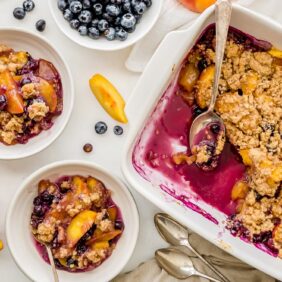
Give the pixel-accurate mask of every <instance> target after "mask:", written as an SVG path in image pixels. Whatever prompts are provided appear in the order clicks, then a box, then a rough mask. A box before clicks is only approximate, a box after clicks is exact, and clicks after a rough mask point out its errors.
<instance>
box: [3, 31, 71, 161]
mask: <svg viewBox="0 0 282 282" xmlns="http://www.w3.org/2000/svg"><path fill="white" fill-rule="evenodd" d="M0 37H1V43H2V44H6V45H8V46H10V47H12V48H13V49H15V50H23V51H28V52H29V53H30V54H31V56H32V57H33V58H35V59H39V58H43V59H46V60H48V61H50V62H52V63H53V64H54V66H55V67H56V68H57V70H58V72H59V74H60V75H61V79H62V85H63V99H64V100H63V103H64V108H63V112H62V114H61V115H60V116H58V117H56V118H54V125H53V126H52V127H51V128H50V129H49V130H46V131H45V130H44V131H42V132H41V133H40V134H39V135H37V136H36V137H34V138H31V139H30V140H29V141H28V143H27V144H17V145H13V146H6V145H3V144H2V143H0V159H2V160H4V159H5V160H8V159H20V158H24V157H28V156H31V155H34V154H36V153H38V152H40V151H42V150H43V149H45V148H46V147H48V146H49V145H50V144H51V143H52V142H54V141H55V139H56V138H57V137H58V136H59V135H60V134H61V133H62V131H63V129H64V128H65V126H66V125H67V122H68V120H69V118H70V115H71V112H72V108H73V103H74V86H73V79H72V76H71V73H70V70H69V68H68V66H67V64H66V62H65V61H64V59H63V58H62V56H61V55H60V54H59V53H58V51H57V50H56V48H55V47H53V46H52V45H51V44H50V43H49V42H48V41H47V40H46V39H45V38H43V37H41V36H39V35H37V34H35V33H33V32H30V31H26V30H23V29H19V28H0Z"/></svg>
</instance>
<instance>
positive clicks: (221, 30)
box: [209, 0, 232, 111]
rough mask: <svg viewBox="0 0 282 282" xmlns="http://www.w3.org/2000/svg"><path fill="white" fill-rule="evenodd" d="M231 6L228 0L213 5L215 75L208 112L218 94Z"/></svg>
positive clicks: (219, 0)
mask: <svg viewBox="0 0 282 282" xmlns="http://www.w3.org/2000/svg"><path fill="white" fill-rule="evenodd" d="M231 12H232V4H231V2H230V0H218V1H217V2H216V4H215V23H216V50H215V75H214V83H213V91H212V96H211V102H210V106H209V111H213V109H214V106H215V102H216V97H217V94H218V85H219V78H220V74H221V66H222V61H223V56H224V50H225V45H226V38H227V33H228V28H229V24H230V19H231Z"/></svg>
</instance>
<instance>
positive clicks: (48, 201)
mask: <svg viewBox="0 0 282 282" xmlns="http://www.w3.org/2000/svg"><path fill="white" fill-rule="evenodd" d="M40 198H41V201H42V202H44V203H46V204H47V205H51V204H52V202H53V200H54V195H51V194H49V193H48V192H47V191H44V192H43V193H42V194H41V195H40Z"/></svg>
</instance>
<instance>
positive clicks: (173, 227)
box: [154, 213, 229, 282]
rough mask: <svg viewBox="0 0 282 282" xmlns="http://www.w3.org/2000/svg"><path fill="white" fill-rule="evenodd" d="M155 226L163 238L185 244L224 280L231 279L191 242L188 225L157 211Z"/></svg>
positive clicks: (181, 244)
mask: <svg viewBox="0 0 282 282" xmlns="http://www.w3.org/2000/svg"><path fill="white" fill-rule="evenodd" d="M154 222H155V226H156V228H157V230H158V232H159V233H160V235H161V236H162V238H163V239H164V240H165V241H167V242H168V243H170V244H171V245H173V246H185V247H187V248H188V249H189V250H190V251H191V252H193V253H194V254H195V255H196V256H197V257H198V258H199V259H200V260H201V261H202V262H203V263H204V264H205V265H207V266H208V267H209V268H210V269H211V270H212V271H213V272H214V273H215V274H216V275H217V276H218V277H220V278H221V279H222V280H223V281H224V282H229V280H228V279H227V278H226V277H225V276H224V275H223V274H222V273H221V272H220V271H218V270H217V269H216V268H215V267H214V266H213V265H212V264H210V263H209V262H208V261H207V260H206V259H205V258H204V257H203V256H202V255H201V254H199V253H198V252H197V251H196V250H195V249H194V248H193V247H192V246H191V245H190V242H189V232H188V230H187V228H186V227H184V226H183V225H181V224H180V223H179V222H177V221H176V220H174V219H173V218H171V217H170V216H169V215H167V214H164V213H157V214H156V215H155V217H154Z"/></svg>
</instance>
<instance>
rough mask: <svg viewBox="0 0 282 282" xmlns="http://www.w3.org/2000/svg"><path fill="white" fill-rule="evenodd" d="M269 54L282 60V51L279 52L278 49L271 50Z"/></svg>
mask: <svg viewBox="0 0 282 282" xmlns="http://www.w3.org/2000/svg"><path fill="white" fill-rule="evenodd" d="M268 53H269V54H270V55H271V56H272V57H275V58H278V59H282V50H279V49H277V48H274V47H273V48H271V49H270V50H269V51H268Z"/></svg>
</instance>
